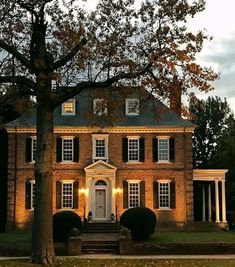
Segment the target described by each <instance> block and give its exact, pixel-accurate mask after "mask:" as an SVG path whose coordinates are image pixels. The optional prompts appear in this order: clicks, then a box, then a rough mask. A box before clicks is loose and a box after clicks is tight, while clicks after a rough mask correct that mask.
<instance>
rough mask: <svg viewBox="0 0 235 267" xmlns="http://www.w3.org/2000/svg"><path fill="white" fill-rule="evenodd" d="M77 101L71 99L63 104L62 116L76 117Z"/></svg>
mask: <svg viewBox="0 0 235 267" xmlns="http://www.w3.org/2000/svg"><path fill="white" fill-rule="evenodd" d="M75 103H76V101H75V99H69V100H67V101H66V102H64V103H63V104H62V115H75Z"/></svg>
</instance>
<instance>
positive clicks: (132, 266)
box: [0, 258, 235, 267]
mask: <svg viewBox="0 0 235 267" xmlns="http://www.w3.org/2000/svg"><path fill="white" fill-rule="evenodd" d="M3 266H4V267H5V266H7V267H38V265H36V264H30V263H29V262H28V261H22V260H21V261H20V260H11V261H0V267H3ZM50 266H52V267H53V266H55V267H57V266H60V267H63V266H66V267H91V266H94V267H101V266H102V267H117V266H125V267H155V266H157V267H175V266H177V267H199V266H203V267H235V260H214V259H205V260H183V259H182V260H174V259H166V260H146V259H145V260H144V259H143V260H140V259H136V260H129V259H128V260H126V259H122V260H121V259H117V260H111V259H108V260H100V259H99V260H97V259H92V260H90V259H89V260H88V259H71V258H70V259H68V258H67V259H64V260H62V259H59V260H57V262H56V263H55V264H53V265H50Z"/></svg>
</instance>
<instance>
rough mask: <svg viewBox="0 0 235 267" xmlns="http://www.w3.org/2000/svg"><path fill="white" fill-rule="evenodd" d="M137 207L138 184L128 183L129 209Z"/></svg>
mask: <svg viewBox="0 0 235 267" xmlns="http://www.w3.org/2000/svg"><path fill="white" fill-rule="evenodd" d="M138 206H139V183H129V207H130V208H134V207H138Z"/></svg>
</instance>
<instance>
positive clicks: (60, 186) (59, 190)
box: [56, 181, 62, 209]
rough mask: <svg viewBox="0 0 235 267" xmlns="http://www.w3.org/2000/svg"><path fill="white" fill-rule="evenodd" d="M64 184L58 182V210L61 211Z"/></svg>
mask: <svg viewBox="0 0 235 267" xmlns="http://www.w3.org/2000/svg"><path fill="white" fill-rule="evenodd" d="M61 196H62V183H61V182H60V181H56V208H57V209H61Z"/></svg>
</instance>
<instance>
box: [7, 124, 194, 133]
mask: <svg viewBox="0 0 235 267" xmlns="http://www.w3.org/2000/svg"><path fill="white" fill-rule="evenodd" d="M6 129H7V132H8V133H15V131H16V130H15V127H7V128H6ZM194 129H195V127H181V126H176V125H172V126H170V125H166V126H164V125H156V126H153V127H146V126H114V127H104V128H101V127H87V126H80V127H76V126H55V127H54V131H53V132H54V133H56V134H66V133H69V134H77V133H94V132H101V133H102V132H104V133H107V132H108V133H137V134H138V133H140V132H141V134H144V133H155V134H156V133H192V132H193V131H194ZM17 133H34V134H35V133H36V128H35V127H17Z"/></svg>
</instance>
